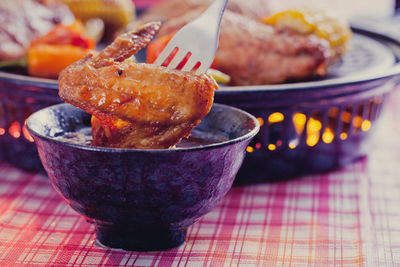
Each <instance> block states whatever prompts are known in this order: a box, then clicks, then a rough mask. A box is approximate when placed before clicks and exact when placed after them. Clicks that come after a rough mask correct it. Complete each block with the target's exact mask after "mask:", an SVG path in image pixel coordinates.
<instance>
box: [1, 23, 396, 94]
mask: <svg viewBox="0 0 400 267" xmlns="http://www.w3.org/2000/svg"><path fill="white" fill-rule="evenodd" d="M352 30H353V31H354V32H355V33H357V34H359V35H361V36H362V37H366V38H371V39H372V40H374V41H376V42H379V43H380V44H381V45H384V46H387V48H388V49H391V50H392V51H393V56H394V57H395V58H396V57H397V61H400V53H397V54H396V53H395V51H394V48H391V47H390V46H389V45H388V43H390V44H391V45H394V46H395V47H396V48H397V50H399V51H400V40H397V39H394V38H392V37H390V36H388V35H385V34H383V33H378V32H376V31H373V30H367V29H363V28H359V27H352ZM394 76H400V62H395V64H393V66H391V67H388V68H384V69H381V70H380V71H378V72H377V71H369V72H363V73H360V74H353V75H350V76H346V77H338V78H332V79H326V80H317V81H305V82H296V83H283V84H267V85H244V86H220V89H219V90H218V91H217V92H216V94H218V95H228V94H236V93H245V92H250V93H257V92H258V93H277V92H292V91H300V90H305V89H306V90H318V89H325V88H333V87H340V86H347V85H354V84H359V83H365V82H371V81H376V80H382V79H386V78H393V77H394ZM1 80H3V81H10V82H11V83H13V84H19V85H27V86H36V87H41V88H44V89H49V90H52V91H53V90H58V81H57V80H54V79H47V78H39V77H30V76H27V75H22V74H16V73H9V72H4V71H1V70H0V81H1Z"/></svg>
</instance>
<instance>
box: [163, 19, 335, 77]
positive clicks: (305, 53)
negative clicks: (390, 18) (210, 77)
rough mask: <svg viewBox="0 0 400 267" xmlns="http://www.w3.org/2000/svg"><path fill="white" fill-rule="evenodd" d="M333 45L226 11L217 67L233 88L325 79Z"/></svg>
mask: <svg viewBox="0 0 400 267" xmlns="http://www.w3.org/2000/svg"><path fill="white" fill-rule="evenodd" d="M195 16H196V12H195V11H194V12H190V13H187V14H185V15H184V16H181V17H179V18H175V19H171V20H169V21H167V22H165V24H164V25H163V27H162V28H161V30H160V32H159V34H158V35H159V36H165V35H168V34H171V33H173V32H175V31H177V30H179V29H180V28H181V27H182V26H184V25H185V24H186V23H188V22H189V21H191V20H192V19H193V18H194V17H195ZM329 57H330V51H329V44H328V43H327V41H326V40H324V39H322V38H318V37H316V36H315V35H311V34H308V35H303V34H299V33H296V32H294V31H291V30H289V29H287V30H279V29H278V28H275V27H273V26H270V25H266V24H263V23H261V22H257V21H256V20H253V19H251V18H247V17H245V16H242V15H240V14H236V13H233V12H229V11H225V14H224V17H223V19H222V24H221V31H220V41H219V47H218V51H217V55H216V67H217V69H219V70H220V71H222V72H225V73H227V74H229V75H230V76H231V84H232V85H257V84H274V83H282V82H285V81H290V80H304V79H309V78H311V77H313V76H317V75H323V74H324V72H325V69H326V66H327V62H328V60H329Z"/></svg>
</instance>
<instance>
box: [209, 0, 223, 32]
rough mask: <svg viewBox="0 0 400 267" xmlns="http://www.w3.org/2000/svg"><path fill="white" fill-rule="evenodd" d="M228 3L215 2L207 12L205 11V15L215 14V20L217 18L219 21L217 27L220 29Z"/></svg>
mask: <svg viewBox="0 0 400 267" xmlns="http://www.w3.org/2000/svg"><path fill="white" fill-rule="evenodd" d="M227 3H228V0H214V2H213V3H212V4H211V5H210V6H209V7H208V8H207V10H206V11H204V13H208V14H209V13H211V12H213V13H215V16H214V17H215V18H217V19H218V20H217V21H216V22H217V25H218V28H219V25H220V24H221V19H222V15H223V13H224V11H225V8H226V5H227Z"/></svg>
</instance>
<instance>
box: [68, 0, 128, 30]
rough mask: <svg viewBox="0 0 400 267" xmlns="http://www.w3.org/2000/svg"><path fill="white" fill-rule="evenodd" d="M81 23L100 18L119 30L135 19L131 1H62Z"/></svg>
mask: <svg viewBox="0 0 400 267" xmlns="http://www.w3.org/2000/svg"><path fill="white" fill-rule="evenodd" d="M62 1H63V2H64V3H65V4H66V5H68V6H69V8H70V9H71V11H72V13H74V15H75V16H76V17H77V18H78V19H81V20H83V21H86V20H88V19H91V18H100V19H102V20H103V21H104V23H105V24H106V25H111V26H112V27H113V28H116V29H120V28H122V27H124V26H126V25H127V24H128V23H129V22H131V21H132V20H134V19H135V14H136V13H135V6H134V4H133V2H132V0H62Z"/></svg>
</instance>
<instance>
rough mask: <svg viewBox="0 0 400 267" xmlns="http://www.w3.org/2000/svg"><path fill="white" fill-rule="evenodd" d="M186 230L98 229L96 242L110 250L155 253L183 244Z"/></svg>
mask: <svg viewBox="0 0 400 267" xmlns="http://www.w3.org/2000/svg"><path fill="white" fill-rule="evenodd" d="M186 233H187V229H181V230H179V229H178V230H175V229H174V230H171V229H164V230H160V229H159V230H153V231H149V230H139V229H133V230H131V229H129V230H127V227H122V226H121V227H115V228H108V227H98V228H97V230H96V237H97V240H98V241H99V242H100V243H102V244H103V245H105V246H107V247H110V248H121V249H124V250H133V251H156V250H167V249H171V248H175V247H177V246H179V245H181V244H183V243H184V242H185V239H186Z"/></svg>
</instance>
